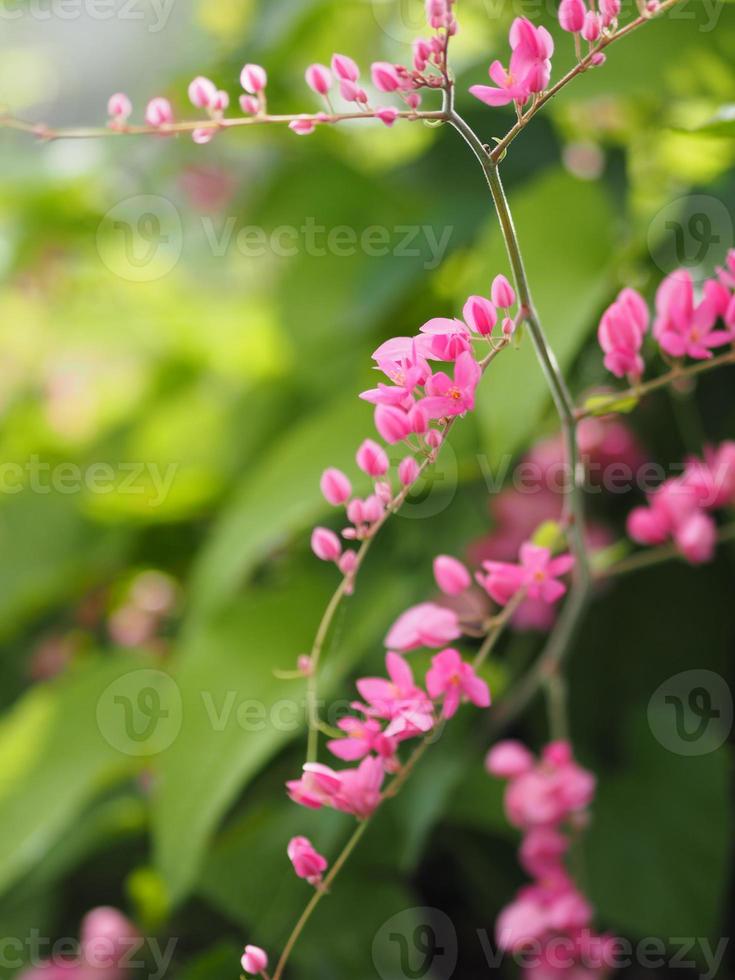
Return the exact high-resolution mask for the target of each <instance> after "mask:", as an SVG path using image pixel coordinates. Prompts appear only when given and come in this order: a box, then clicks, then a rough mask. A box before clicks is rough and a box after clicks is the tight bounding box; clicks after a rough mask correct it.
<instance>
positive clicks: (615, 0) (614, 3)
mask: <svg viewBox="0 0 735 980" xmlns="http://www.w3.org/2000/svg"><path fill="white" fill-rule="evenodd" d="M620 8H621V3H620V0H600V13H601V14H602V23H603V26H604V27H609V26H610V25H611V24H612V22H613V21H614V20H615V19H616V18H617V17H618V16H619V14H620Z"/></svg>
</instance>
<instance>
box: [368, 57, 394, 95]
mask: <svg viewBox="0 0 735 980" xmlns="http://www.w3.org/2000/svg"><path fill="white" fill-rule="evenodd" d="M370 74H371V76H372V79H373V85H374V86H375V87H376V88H377V89H379V90H380V91H381V92H395V90H396V89H397V88H400V86H401V77H400V75H399V74H398V72H397V71H396V66H395V65H391V64H390V62H388V61H374V62H373V64H372V65H371V66H370Z"/></svg>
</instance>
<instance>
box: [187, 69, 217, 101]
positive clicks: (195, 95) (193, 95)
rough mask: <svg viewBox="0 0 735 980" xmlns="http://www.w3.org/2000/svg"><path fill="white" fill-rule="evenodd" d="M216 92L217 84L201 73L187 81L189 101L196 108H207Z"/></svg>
mask: <svg viewBox="0 0 735 980" xmlns="http://www.w3.org/2000/svg"><path fill="white" fill-rule="evenodd" d="M216 94H217V86H216V85H215V84H214V82H212V81H210V79H208V78H204V77H203V76H202V75H198V76H197V77H196V78H195V79H194V80H193V81H192V82H190V83H189V101H190V102H191V104H192V105H193V106H195V107H196V108H197V109H208V108H209V107H210V106H211V104H212V100H213V99H214V97H215V95H216Z"/></svg>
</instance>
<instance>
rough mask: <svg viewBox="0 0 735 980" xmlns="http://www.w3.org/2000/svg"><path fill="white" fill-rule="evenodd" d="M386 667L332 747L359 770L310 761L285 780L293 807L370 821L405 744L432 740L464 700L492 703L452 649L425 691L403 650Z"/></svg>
mask: <svg viewBox="0 0 735 980" xmlns="http://www.w3.org/2000/svg"><path fill="white" fill-rule="evenodd" d="M428 638H429V639H436V638H437V637H428ZM385 662H386V671H387V675H388V676H387V677H363V678H362V679H360V680H359V681H358V682H357V690H358V693H359V695H360V697H361V699H362V700H361V701H357V702H355V703H354V704H353V709H354V711H355V714H354V715H349V716H347V717H345V718H343V719H341V721H340V722H339V728H340V729H341V730H342V732H343V733H344V736H343V737H342V738H335V739H332V740H331V741H330V742H328V745H327V747H328V748H329V750H330V752H331V753H332V754H333V755H334V756H336V757H337V758H338V759H341V760H343V761H345V762H358V765H357V766H356V767H355V768H352V769H342V770H339V771H335V770H334V769H332V768H330V767H329V766H325V765H322V764H320V763H307V764H306V765H305V766H304V770H303V774H302V776H301V778H300V779H297V780H292V781H291V782H289V783H287V789H288V793H289V796H290V797H291V799H292V800H294V802H296V803H299V804H300V805H301V806H306V807H309V808H311V809H315V810H318V809H321V808H322V807H324V806H327V807H332V808H333V809H335V810H340V811H342V812H343V813H350V814H352V815H353V816H355V817H357V819H358V820H365V819H366V818H367V817H369V816H370V815H371V814H372V813H373V812H374V811H375V810H376V809H377V807H378V806H379V805H380V803H381V800H382V794H381V790H382V786H383V781H384V778H385V773H386V772H397V771H398V770H399V769H400V760H399V757H398V751H399V748H400V746H401V744H402V743H403V742H406V741H408V740H410V739H414V738H418V737H421V736H424V735H426V734H427V733H428V732H430V731H431V730H432V729H433V728H434V727H435V726H436V725H437V724H438V722H439V720H440V719H441V718H445V719H447V718H451V717H452V716H453V715H454V714H455V713H456V711H457V709H458V708H459V705H460V704H461V702H462V701H470V702H471V703H472V704H475V705H477V707H480V708H487V707H488V706H489V705H490V691H489V689H488V686H487V684H486V683H485V682H484V681H483V680H482V679H481V678H480V677H478V676H477V674H476V673H475V670H474V669H473V667H472V666H471V665H470V664H469V663H466V662H465V661H464V660H463V659H462V657H461V656H460V654H459V652H458V651H457V650H455V649H453V648H447V649H444V650H441V651H440V652H439V653H437V654H436V655H435V656H434V657H433V659H432V663H431V667H430V668H429V670H428V671H427V674H426V689H425V690H424V688H422V687H420V686H419V685H418V684H417V683H416V681H415V679H414V674H413V671H412V669H411V667H410V666H409V664H408V662H407V661H406V660H405V658H404V657H402V656H401V655H400V654H399V653H396V652H394V651H389V652H388V653H387V654H386V658H385ZM319 873H320V872H319ZM302 877H304V876H303V875H302Z"/></svg>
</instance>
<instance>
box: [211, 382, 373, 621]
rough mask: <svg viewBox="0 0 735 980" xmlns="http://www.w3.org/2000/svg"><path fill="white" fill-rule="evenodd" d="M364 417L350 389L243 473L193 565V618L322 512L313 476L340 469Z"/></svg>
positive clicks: (355, 442) (363, 427)
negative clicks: (239, 482) (272, 550)
mask: <svg viewBox="0 0 735 980" xmlns="http://www.w3.org/2000/svg"><path fill="white" fill-rule="evenodd" d="M369 420H370V412H369V410H368V406H367V405H366V404H365V403H364V402H361V401H360V400H359V399H358V398H356V397H355V394H354V392H350V395H349V397H348V398H345V399H342V400H340V401H339V402H337V403H333V404H331V405H329V406H328V407H327V408H326V409H325V410H324V411H321V412H319V413H318V414H316V415H313V416H310V417H309V418H307V419H306V420H305V421H304V422H302V423H301V424H299V425H296V426H295V427H294V428H292V429H291V430H290V431H289V433H288V434H287V435H286V436H285V437H284V438H283V439H282V440H281V442H279V443H277V444H276V446H275V448H274V449H273V452H272V453H271V454H270V456H266V457H265V458H264V459H263V460H262V462H260V464H259V465H258V468H257V470H256V472H254V473H249V474H248V476H247V479H246V480H245V481H244V482H243V485H242V487H241V488H240V490H239V491H237V492H236V494H235V497H234V500H233V501H232V503H231V504H230V505H229V507H227V508H226V509H225V510H224V512H223V513H222V515H221V517H220V518H219V520H218V522H217V524H216V525H215V527H214V529H213V531H212V533H211V535H210V536H209V539H208V541H207V543H206V545H205V547H204V549H203V550H202V552H201V554H200V556H199V559H198V561H197V563H196V565H195V568H194V572H193V579H192V586H191V591H192V602H193V608H192V613H193V615H194V616H195V617H196V616H197V615H201V614H203V613H206V612H209V611H212V610H214V609H216V608H218V607H219V608H221V607H222V606H224V605H226V604H227V602H228V600H229V599H230V598H231V597H232V596H233V595H234V594H235V593H236V592H237V590H238V588H239V587H240V585H241V584H242V582H243V580H244V579H245V578H246V577H247V575H248V573H249V572H250V571H252V569H253V568H254V566H255V565H256V564H257V563H258V562H259V561H262V560H263V558H264V557H265V556H266V555H267V554H268V552H269V551H270V550H271V549H272V548H273V547H275V545H276V544H278V543H279V542H280V541H282V540H283V538H284V537H285V536H287V535H289V534H292V533H294V532H296V531H299V530H302V529H303V528H305V527H307V526H308V524H309V523H310V522H311V521H314V520H316V518H317V517H318V515H319V514H320V513H322V512H323V511H324V507H325V504H324V500H323V498H322V496H321V493H320V490H319V477H320V475H321V473H322V471H323V470H324V468H325V467H327V466H345V467H346V466H347V464H348V462H349V460H350V459H351V457H352V455H353V454H354V452H355V450H356V448H357V446H358V444H359V442H360V439H361V436H362V435H364V433H365V431H366V425H368V423H369Z"/></svg>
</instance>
